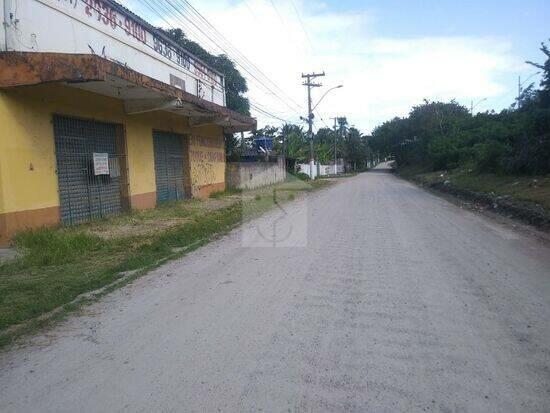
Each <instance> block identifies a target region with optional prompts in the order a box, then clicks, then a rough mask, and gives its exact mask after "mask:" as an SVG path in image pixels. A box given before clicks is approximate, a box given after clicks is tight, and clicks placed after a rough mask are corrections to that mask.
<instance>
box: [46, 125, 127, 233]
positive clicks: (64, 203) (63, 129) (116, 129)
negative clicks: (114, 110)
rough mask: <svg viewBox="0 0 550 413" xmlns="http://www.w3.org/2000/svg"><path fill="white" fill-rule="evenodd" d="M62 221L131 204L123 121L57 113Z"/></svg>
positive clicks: (76, 220) (101, 214) (72, 221)
mask: <svg viewBox="0 0 550 413" xmlns="http://www.w3.org/2000/svg"><path fill="white" fill-rule="evenodd" d="M54 136H55V149H56V157H57V177H58V182H59V198H60V207H61V221H62V222H63V223H65V224H76V223H80V222H85V221H89V220H91V219H94V218H100V217H104V216H106V215H111V214H116V213H119V212H121V211H123V210H125V209H127V208H128V185H127V179H126V177H127V171H126V151H125V144H124V130H123V127H122V125H116V124H111V123H103V122H96V121H90V120H84V119H77V118H72V117H67V116H59V115H56V116H54Z"/></svg>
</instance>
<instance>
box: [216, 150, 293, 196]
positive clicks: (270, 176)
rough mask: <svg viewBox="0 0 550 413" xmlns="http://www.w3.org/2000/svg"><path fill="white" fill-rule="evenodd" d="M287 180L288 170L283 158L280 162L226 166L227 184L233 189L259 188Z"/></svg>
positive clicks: (244, 163)
mask: <svg viewBox="0 0 550 413" xmlns="http://www.w3.org/2000/svg"><path fill="white" fill-rule="evenodd" d="M285 179H286V170H285V163H284V159H283V158H282V157H280V158H279V159H278V162H231V163H228V164H227V166H226V182H227V186H228V187H231V188H239V189H252V188H259V187H261V186H266V185H271V184H275V183H277V182H282V181H284V180H285Z"/></svg>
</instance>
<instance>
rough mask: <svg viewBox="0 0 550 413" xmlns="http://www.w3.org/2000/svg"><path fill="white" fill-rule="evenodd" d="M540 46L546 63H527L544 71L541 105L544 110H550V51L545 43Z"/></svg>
mask: <svg viewBox="0 0 550 413" xmlns="http://www.w3.org/2000/svg"><path fill="white" fill-rule="evenodd" d="M540 45H541V47H540V50H541V52H542V53H544V55H545V56H546V61H545V62H544V63H542V64H540V63H534V62H531V61H527V63H529V64H530V65H532V66H535V67H536V68H538V69H540V70H542V80H541V82H540V87H541V90H540V92H539V96H540V105H541V107H543V108H550V49H549V48H548V46H547V45H546V44H545V43H544V42H542V43H541V44H540Z"/></svg>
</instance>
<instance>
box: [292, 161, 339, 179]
mask: <svg viewBox="0 0 550 413" xmlns="http://www.w3.org/2000/svg"><path fill="white" fill-rule="evenodd" d="M296 166H297V167H299V168H300V170H299V172H303V173H305V174H307V175H309V176H311V175H310V174H309V164H308V163H299V164H296ZM337 171H338V172H337V173H338V174H342V173H344V165H343V164H337ZM319 172H320V174H319V175H320V176H326V175H334V165H319ZM316 177H317V164H315V166H314V167H313V179H315V178H316Z"/></svg>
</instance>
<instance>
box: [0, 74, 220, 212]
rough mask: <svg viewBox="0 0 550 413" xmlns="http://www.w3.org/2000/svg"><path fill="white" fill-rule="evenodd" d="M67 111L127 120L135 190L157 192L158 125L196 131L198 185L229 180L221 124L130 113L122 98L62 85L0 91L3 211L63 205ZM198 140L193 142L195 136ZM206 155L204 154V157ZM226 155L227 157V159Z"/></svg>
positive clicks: (194, 180)
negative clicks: (57, 142) (57, 140)
mask: <svg viewBox="0 0 550 413" xmlns="http://www.w3.org/2000/svg"><path fill="white" fill-rule="evenodd" d="M55 113H57V114H62V115H69V116H77V117H82V118H87V119H95V120H98V121H104V122H113V123H119V124H123V125H124V126H125V130H126V145H127V156H128V179H129V184H130V188H129V189H130V195H131V196H133V195H139V194H147V193H153V192H155V191H156V184H155V169H154V153H153V137H152V135H153V130H154V129H158V130H162V131H167V132H176V133H182V134H188V135H191V134H193V135H197V136H200V137H202V138H206V139H212V140H214V141H216V145H214V146H215V147H212V145H211V144H206V145H202V144H200V143H201V142H202V143H204V142H206V141H201V139H199V140H197V142H198V143H199V144H200V145H192V146H191V148H192V150H193V151H195V152H197V153H204V154H205V155H204V159H203V158H201V157H200V156H199V155H197V156H196V159H197V160H191V161H190V162H191V172H192V173H191V183H192V186H193V188H195V187H196V188H199V189H200V188H201V187H204V186H205V185H210V184H214V183H222V184H223V182H224V177H225V164H224V162H223V161H222V158H216V159H217V160H220V161H216V162H212V159H213V158H212V156H214V157H215V156H218V155H208V154H209V153H211V152H217V153H221V152H223V151H224V145H223V134H222V128H221V127H201V128H193V129H192V130H191V129H190V128H189V126H188V120H187V118H185V117H182V116H178V115H175V114H171V113H167V112H150V113H146V114H139V115H126V114H125V113H124V109H123V103H122V101H121V100H118V99H113V98H108V97H105V96H101V95H98V94H95V93H91V92H88V91H83V90H80V89H76V88H74V87H69V86H65V85H60V84H49V85H40V86H33V87H26V88H17V89H9V90H2V91H0V214H2V213H8V212H16V211H22V210H34V209H40V208H48V207H54V206H58V205H59V195H58V189H57V175H56V173H55V169H56V159H55V151H54V136H53V124H52V115H53V114H55ZM193 142H194V141H193ZM199 158H201V159H199ZM223 159H224V158H223Z"/></svg>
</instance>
